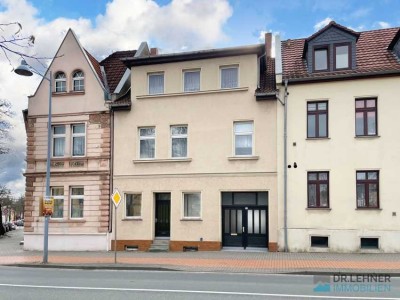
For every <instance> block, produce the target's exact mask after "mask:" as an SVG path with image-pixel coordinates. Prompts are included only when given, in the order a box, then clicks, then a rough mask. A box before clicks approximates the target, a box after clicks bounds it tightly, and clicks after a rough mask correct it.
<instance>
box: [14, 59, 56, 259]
mask: <svg viewBox="0 0 400 300" xmlns="http://www.w3.org/2000/svg"><path fill="white" fill-rule="evenodd" d="M14 72H15V73H17V74H18V75H21V76H32V75H33V74H37V75H39V76H41V77H42V78H43V79H46V80H47V81H48V82H49V113H48V122H47V161H46V195H45V197H46V199H48V198H50V197H51V195H50V160H51V157H50V148H51V94H52V88H51V85H52V84H51V83H52V81H51V78H52V77H51V71H50V73H49V77H46V76H45V75H42V74H40V73H39V72H38V71H36V70H35V69H33V68H32V67H31V66H30V65H28V64H27V63H26V61H25V60H24V59H23V60H22V61H21V65H20V66H19V67H18V68H16V69H15V70H14ZM49 219H50V216H49V215H48V214H46V215H45V217H44V234H43V263H44V264H47V261H48V250H49V248H48V246H49Z"/></svg>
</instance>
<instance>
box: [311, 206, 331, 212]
mask: <svg viewBox="0 0 400 300" xmlns="http://www.w3.org/2000/svg"><path fill="white" fill-rule="evenodd" d="M306 210H326V211H331V210H332V208H330V207H307V208H306Z"/></svg>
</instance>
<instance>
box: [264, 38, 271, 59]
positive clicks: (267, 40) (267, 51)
mask: <svg viewBox="0 0 400 300" xmlns="http://www.w3.org/2000/svg"><path fill="white" fill-rule="evenodd" d="M271 48H272V33H271V32H266V33H265V54H266V56H267V57H271Z"/></svg>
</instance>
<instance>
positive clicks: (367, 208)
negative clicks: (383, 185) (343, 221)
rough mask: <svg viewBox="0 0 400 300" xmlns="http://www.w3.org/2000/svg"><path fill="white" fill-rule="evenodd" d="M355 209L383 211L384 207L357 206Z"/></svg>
mask: <svg viewBox="0 0 400 300" xmlns="http://www.w3.org/2000/svg"><path fill="white" fill-rule="evenodd" d="M355 210H378V211H381V210H382V208H380V207H357V208H355Z"/></svg>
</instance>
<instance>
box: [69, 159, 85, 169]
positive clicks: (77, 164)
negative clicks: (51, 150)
mask: <svg viewBox="0 0 400 300" xmlns="http://www.w3.org/2000/svg"><path fill="white" fill-rule="evenodd" d="M69 166H70V167H71V168H81V167H84V166H85V162H84V161H80V160H78V161H70V162H69Z"/></svg>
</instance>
